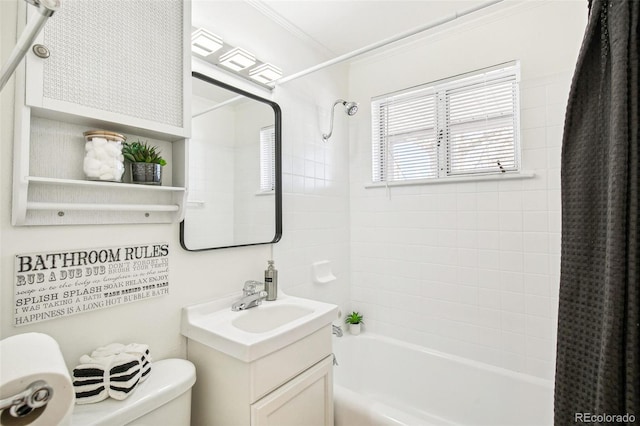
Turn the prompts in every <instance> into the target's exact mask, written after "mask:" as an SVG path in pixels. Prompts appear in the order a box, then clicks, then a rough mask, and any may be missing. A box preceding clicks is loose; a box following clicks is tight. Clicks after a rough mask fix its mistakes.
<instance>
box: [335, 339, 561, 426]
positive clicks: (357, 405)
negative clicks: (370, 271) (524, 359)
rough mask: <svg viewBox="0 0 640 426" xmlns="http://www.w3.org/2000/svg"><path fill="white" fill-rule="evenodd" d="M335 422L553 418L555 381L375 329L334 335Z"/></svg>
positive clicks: (536, 421) (360, 425) (516, 425)
mask: <svg viewBox="0 0 640 426" xmlns="http://www.w3.org/2000/svg"><path fill="white" fill-rule="evenodd" d="M333 344H334V352H335V355H336V360H337V362H338V366H336V367H335V368H334V384H335V385H334V399H335V424H336V426H374V425H375V426H378V425H412V426H413V425H420V426H422V425H469V426H471V425H474V426H475V425H487V426H499V425H504V426H521V425H522V426H524V425H536V426H538V425H540V426H542V425H552V424H553V384H552V383H551V382H550V381H547V380H543V379H539V378H537V377H532V376H528V375H525V374H519V373H515V372H512V371H509V370H505V369H502V368H497V367H493V366H490V365H487V364H483V363H480V362H476V361H471V360H468V359H464V358H460V357H455V356H452V355H448V354H444V353H441V352H436V351H433V350H430V349H427V348H424V347H421V346H416V345H412V344H408V343H405V342H402V341H399V340H395V339H390V338H387V337H384V336H381V335H377V334H373V333H365V334H362V335H360V336H351V335H348V334H346V333H345V335H344V337H340V338H336V337H334V339H333Z"/></svg>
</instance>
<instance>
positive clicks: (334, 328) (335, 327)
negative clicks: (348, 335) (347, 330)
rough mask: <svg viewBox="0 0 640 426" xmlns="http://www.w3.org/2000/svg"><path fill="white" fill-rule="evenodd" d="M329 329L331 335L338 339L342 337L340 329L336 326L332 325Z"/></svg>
mask: <svg viewBox="0 0 640 426" xmlns="http://www.w3.org/2000/svg"><path fill="white" fill-rule="evenodd" d="M331 329H332V333H333V334H335V335H336V336H338V337H342V329H341V328H340V327H338V326H337V325H332V326H331Z"/></svg>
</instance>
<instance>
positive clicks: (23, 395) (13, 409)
mask: <svg viewBox="0 0 640 426" xmlns="http://www.w3.org/2000/svg"><path fill="white" fill-rule="evenodd" d="M52 397H53V388H52V387H51V386H49V385H48V384H47V383H46V382H45V381H44V380H37V381H35V382H33V383H31V384H30V385H29V386H28V387H27V388H26V389H25V390H23V391H22V392H20V393H18V394H16V395H14V396H11V397H9V398H5V399H2V400H0V410H6V409H7V408H9V414H11V415H12V416H13V417H23V416H26V415H27V414H29V413H30V412H32V411H33V410H34V409H36V408H40V407H44V406H45V405H47V403H48V402H49V401H50V400H51V398H52Z"/></svg>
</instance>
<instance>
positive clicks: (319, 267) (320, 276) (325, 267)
mask: <svg viewBox="0 0 640 426" xmlns="http://www.w3.org/2000/svg"><path fill="white" fill-rule="evenodd" d="M311 277H312V279H313V282H315V283H318V284H327V283H330V282H332V281H335V280H336V276H335V275H333V272H331V262H329V261H328V260H322V261H319V262H314V263H313V264H312V265H311Z"/></svg>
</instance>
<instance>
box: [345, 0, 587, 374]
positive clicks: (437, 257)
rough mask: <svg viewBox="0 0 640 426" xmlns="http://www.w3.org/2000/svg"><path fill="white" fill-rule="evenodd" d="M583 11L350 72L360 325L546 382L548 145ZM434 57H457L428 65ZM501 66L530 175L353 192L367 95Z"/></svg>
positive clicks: (555, 190)
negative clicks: (516, 71) (518, 70)
mask: <svg viewBox="0 0 640 426" xmlns="http://www.w3.org/2000/svg"><path fill="white" fill-rule="evenodd" d="M583 6H584V5H581V4H577V3H575V2H565V3H563V4H559V3H558V2H551V3H541V2H538V3H537V4H535V5H533V4H530V5H524V6H520V8H517V7H516V8H514V9H513V10H512V11H511V12H510V13H506V14H505V15H504V16H502V17H499V16H498V17H495V18H493V19H488V21H487V22H488V24H484V25H483V24H478V23H471V24H468V25H467V26H464V25H463V26H460V27H459V28H451V29H449V30H447V31H445V32H443V33H440V34H438V35H437V36H436V37H433V38H432V39H431V40H429V39H424V40H419V41H416V42H414V43H413V44H411V45H409V46H407V47H401V48H398V49H395V50H392V51H391V52H389V53H388V54H386V55H379V56H376V57H373V58H370V59H364V60H362V61H360V62H357V63H356V64H354V65H353V66H352V68H351V74H350V96H351V97H352V98H356V99H357V100H358V101H360V102H361V103H363V104H365V105H364V108H361V111H360V112H361V113H362V114H363V116H361V117H359V120H358V122H357V124H354V126H352V129H351V138H352V139H351V141H350V142H351V164H350V168H351V196H350V200H351V267H352V275H351V277H352V281H351V303H352V307H353V308H354V309H357V310H360V311H361V312H362V313H364V315H365V322H366V326H367V329H368V330H371V331H375V332H378V333H382V334H385V335H389V336H392V337H396V338H401V339H403V340H407V341H409V342H412V343H417V344H420V345H424V346H427V347H430V348H433V349H436V350H440V351H444V352H449V353H453V354H456V355H460V356H464V357H467V358H471V359H475V360H479V361H483V362H486V363H489V364H493V365H497V366H500V367H504V368H508V369H511V370H515V371H520V372H526V373H529V374H532V375H535V376H540V377H544V378H552V377H553V374H554V358H555V338H556V318H557V303H558V281H559V270H560V231H561V229H560V226H561V220H560V219H561V216H560V150H561V142H562V128H563V122H564V111H565V107H566V101H567V97H568V92H569V87H570V82H571V76H572V74H573V67H574V65H575V61H576V58H577V52H578V48H579V44H580V39H581V36H582V31H583V28H584V20H583V19H584V18H585V16H586V8H584V7H583ZM580 13H582V15H585V16H582V15H580ZM551 16H553V17H551ZM575 16H580V17H581V18H580V19H576V18H575ZM576 20H577V21H579V22H578V23H576V22H575V21H576ZM543 21H544V34H543V35H541V34H540V28H539V27H540V22H543ZM489 24H490V25H489ZM581 25H582V26H581ZM567 27H571V28H567ZM515 28H518V31H517V32H516V31H514V29H515ZM462 34H464V40H465V42H464V43H462V42H461V39H460V37H461V35H462ZM569 35H571V36H569ZM505 37H506V38H505ZM533 38H536V41H537V42H538V43H539V45H537V46H536V48H532V46H530V40H531V39H533ZM552 46H553V49H554V50H553V54H549V53H548V52H547V51H546V50H545V49H547V48H551V47H552ZM447 51H454V52H456V53H457V54H458V55H456V58H457V57H461V58H464V59H465V60H464V61H460V62H459V63H456V61H455V58H453V59H452V60H450V61H444V63H443V62H437V65H438V66H434V65H433V64H434V62H433V61H430V60H429V58H436V57H439V56H441V55H442V53H443V52H447ZM513 59H519V60H520V61H521V66H522V83H521V131H522V133H521V135H522V168H523V170H527V171H532V172H534V173H535V177H534V178H530V179H522V180H505V181H499V180H494V181H480V182H462V183H438V184H430V185H416V186H400V187H392V188H389V189H388V190H387V189H386V188H367V189H365V185H366V184H367V183H369V182H370V179H371V178H370V153H369V151H370V140H369V138H370V136H369V135H370V129H369V127H368V126H369V123H368V120H369V118H368V116H367V115H369V114H370V107H369V102H370V99H371V97H373V96H377V95H381V94H384V93H388V92H391V91H394V90H398V89H402V88H404V87H410V86H413V85H417V84H420V83H426V82H428V81H433V80H436V79H438V78H442V77H446V76H447V75H456V74H460V73H463V72H466V71H470V70H473V69H478V68H482V67H486V66H490V65H493V64H497V63H501V62H507V61H509V60H513ZM379 75H387V76H388V78H387V79H380V80H378V79H376V76H379Z"/></svg>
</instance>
